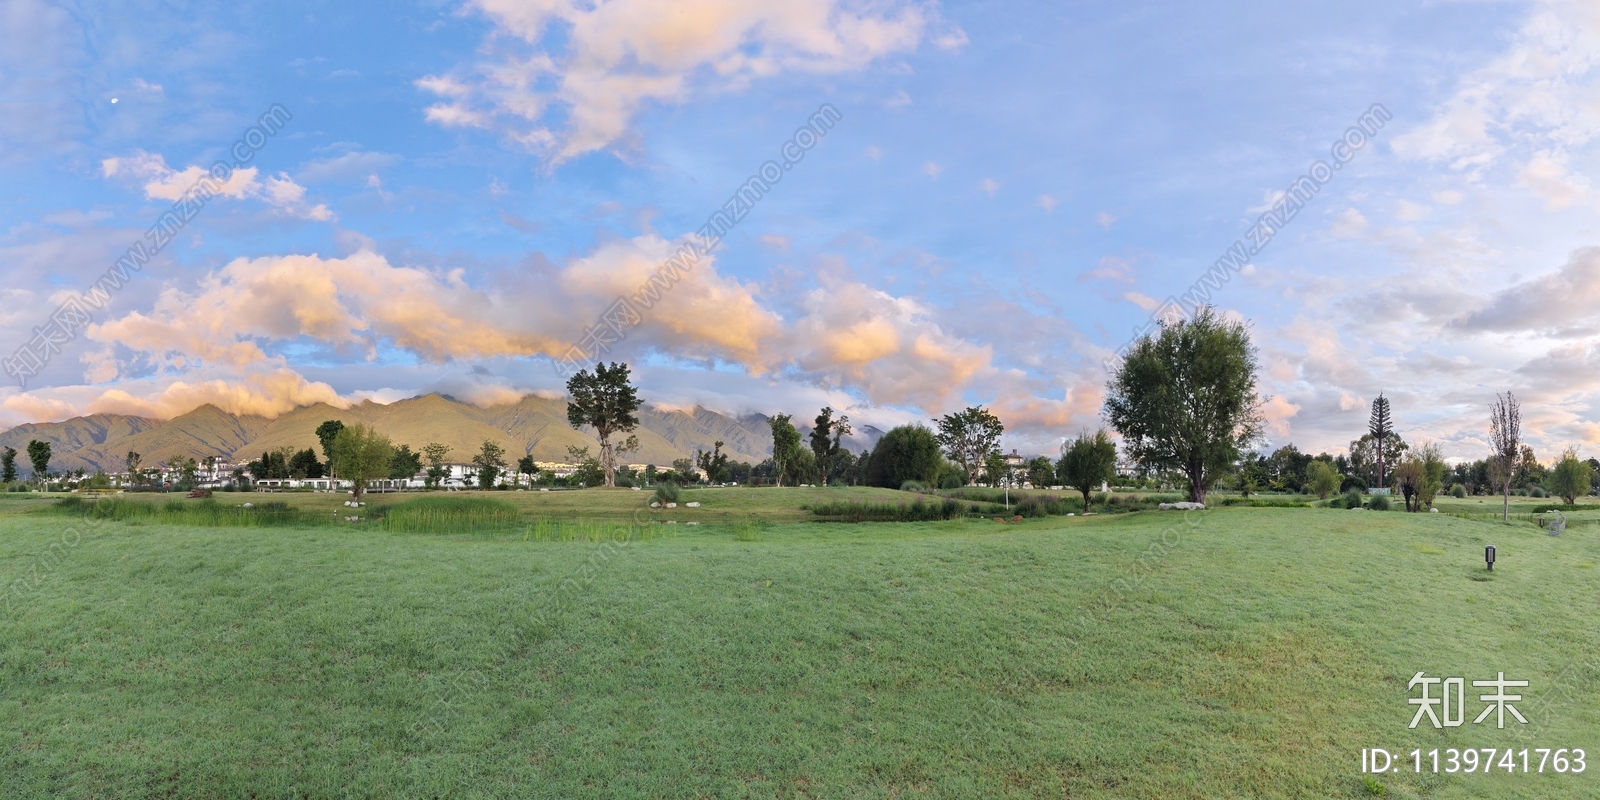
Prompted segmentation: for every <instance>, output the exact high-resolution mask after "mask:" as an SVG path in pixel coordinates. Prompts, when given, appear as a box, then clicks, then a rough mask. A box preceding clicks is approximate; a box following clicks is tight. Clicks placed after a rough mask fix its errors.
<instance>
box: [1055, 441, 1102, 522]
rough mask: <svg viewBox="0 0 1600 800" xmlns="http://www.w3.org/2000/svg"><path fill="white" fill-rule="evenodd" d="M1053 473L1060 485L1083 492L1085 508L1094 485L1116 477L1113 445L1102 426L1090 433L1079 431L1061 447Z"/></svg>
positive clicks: (1087, 508) (1087, 505)
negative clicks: (1059, 457)
mask: <svg viewBox="0 0 1600 800" xmlns="http://www.w3.org/2000/svg"><path fill="white" fill-rule="evenodd" d="M1056 474H1057V475H1058V476H1059V477H1060V479H1061V483H1062V485H1064V486H1070V487H1072V488H1073V489H1077V490H1078V491H1079V492H1082V493H1083V510H1084V511H1088V510H1089V495H1090V494H1092V493H1093V492H1094V488H1095V487H1096V486H1099V485H1100V484H1102V483H1105V482H1106V481H1109V480H1111V479H1112V478H1115V477H1116V476H1117V445H1116V443H1115V442H1113V441H1111V437H1110V436H1107V435H1106V431H1105V429H1104V428H1101V429H1100V430H1097V431H1095V432H1094V433H1089V432H1088V431H1083V432H1082V433H1079V434H1078V438H1076V439H1073V440H1072V441H1071V442H1070V443H1067V444H1063V445H1062V446H1061V460H1060V461H1058V462H1056Z"/></svg>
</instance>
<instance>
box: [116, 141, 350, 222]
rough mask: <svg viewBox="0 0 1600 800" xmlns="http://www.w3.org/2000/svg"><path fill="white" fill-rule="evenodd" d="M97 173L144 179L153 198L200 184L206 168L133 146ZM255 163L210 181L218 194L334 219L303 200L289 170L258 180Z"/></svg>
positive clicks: (292, 213) (302, 189)
mask: <svg viewBox="0 0 1600 800" xmlns="http://www.w3.org/2000/svg"><path fill="white" fill-rule="evenodd" d="M100 173H101V175H103V176H104V177H107V178H117V177H125V178H131V179H133V180H137V181H142V182H143V190H144V195H145V197H148V198H150V199H152V200H169V201H171V200H177V199H179V198H181V197H183V196H185V195H186V194H188V193H189V192H191V191H193V190H194V188H195V187H196V186H197V185H199V183H200V179H201V178H204V177H206V175H207V172H206V170H205V169H203V168H201V167H199V166H190V167H186V168H184V169H182V170H175V169H173V168H171V167H169V166H167V162H166V159H164V158H162V157H161V155H160V154H157V153H146V152H144V151H143V150H135V151H134V152H133V154H132V155H129V156H123V157H118V158H107V159H104V160H103V161H101V162H100ZM259 175H260V171H259V170H257V169H256V168H255V167H245V168H243V169H236V170H234V171H233V172H232V173H231V174H230V175H229V176H228V179H227V180H226V181H222V182H216V181H213V183H214V184H215V186H216V187H217V195H218V196H221V197H228V198H232V199H235V200H243V199H245V198H255V199H259V200H263V201H265V202H266V203H267V204H268V205H270V206H272V207H273V208H274V209H276V210H278V211H279V212H280V213H283V214H288V215H290V216H294V217H299V218H301V219H309V220H315V221H318V222H329V221H332V220H333V219H334V215H333V212H332V211H329V210H328V207H327V206H326V205H323V204H321V203H318V204H316V205H312V204H310V203H307V202H306V200H305V194H306V189H305V187H304V186H301V185H300V184H298V183H295V182H294V179H293V178H290V177H289V175H288V173H285V172H280V173H278V174H277V175H269V176H267V179H266V180H264V181H263V180H259V179H258V177H259Z"/></svg>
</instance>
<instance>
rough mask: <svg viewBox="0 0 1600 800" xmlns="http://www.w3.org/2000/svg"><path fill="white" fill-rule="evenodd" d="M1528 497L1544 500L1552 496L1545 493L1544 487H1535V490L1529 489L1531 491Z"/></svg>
mask: <svg viewBox="0 0 1600 800" xmlns="http://www.w3.org/2000/svg"><path fill="white" fill-rule="evenodd" d="M1528 496H1529V497H1540V498H1544V497H1549V496H1550V495H1549V494H1547V493H1546V492H1545V490H1544V487H1542V486H1535V487H1533V488H1532V489H1529V490H1528Z"/></svg>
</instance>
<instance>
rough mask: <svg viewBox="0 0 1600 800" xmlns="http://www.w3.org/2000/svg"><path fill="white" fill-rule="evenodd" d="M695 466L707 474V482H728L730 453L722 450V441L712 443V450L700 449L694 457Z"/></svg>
mask: <svg viewBox="0 0 1600 800" xmlns="http://www.w3.org/2000/svg"><path fill="white" fill-rule="evenodd" d="M694 461H695V466H697V467H699V468H700V471H702V472H704V473H705V474H706V483H727V482H728V473H729V469H728V454H727V453H724V452H722V442H721V441H720V440H719V441H717V442H716V443H715V444H713V445H712V449H711V452H709V453H708V452H706V451H704V450H700V451H699V452H697V453H696V454H695V457H694Z"/></svg>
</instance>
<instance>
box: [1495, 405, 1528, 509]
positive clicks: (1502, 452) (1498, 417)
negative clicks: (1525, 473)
mask: <svg viewBox="0 0 1600 800" xmlns="http://www.w3.org/2000/svg"><path fill="white" fill-rule="evenodd" d="M1521 443H1522V406H1521V404H1519V403H1518V402H1517V398H1516V396H1515V395H1513V394H1511V393H1510V392H1506V393H1505V394H1503V395H1495V398H1494V402H1493V403H1491V404H1489V447H1490V449H1492V450H1493V451H1494V452H1493V454H1492V455H1490V456H1489V473H1490V475H1491V477H1492V478H1493V479H1494V481H1495V483H1497V484H1499V486H1500V492H1501V504H1500V515H1501V518H1502V519H1505V520H1509V519H1511V480H1512V479H1513V478H1515V477H1516V474H1517V457H1518V455H1519V453H1518V449H1519V448H1518V446H1519V445H1520V444H1521Z"/></svg>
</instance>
